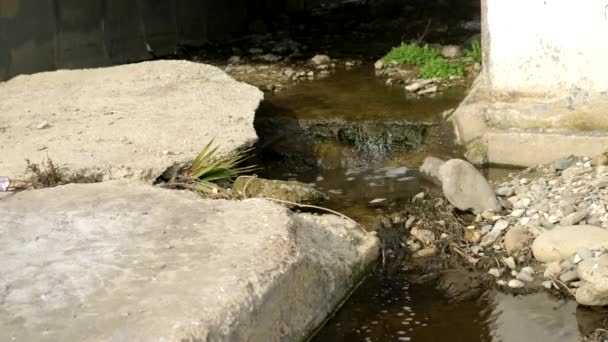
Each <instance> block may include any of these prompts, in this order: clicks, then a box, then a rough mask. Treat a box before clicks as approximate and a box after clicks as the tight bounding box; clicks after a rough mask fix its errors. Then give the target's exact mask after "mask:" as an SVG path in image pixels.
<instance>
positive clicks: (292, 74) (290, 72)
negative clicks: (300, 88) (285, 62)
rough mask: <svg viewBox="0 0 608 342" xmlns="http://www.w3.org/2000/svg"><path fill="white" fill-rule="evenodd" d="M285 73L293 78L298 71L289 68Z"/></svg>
mask: <svg viewBox="0 0 608 342" xmlns="http://www.w3.org/2000/svg"><path fill="white" fill-rule="evenodd" d="M283 75H285V76H287V78H289V79H292V78H293V77H294V76H295V75H296V71H295V70H293V69H292V68H287V69H285V70H283Z"/></svg>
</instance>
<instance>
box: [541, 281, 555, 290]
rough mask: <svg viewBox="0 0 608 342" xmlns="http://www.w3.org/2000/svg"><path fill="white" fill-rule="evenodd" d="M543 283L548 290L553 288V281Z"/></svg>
mask: <svg viewBox="0 0 608 342" xmlns="http://www.w3.org/2000/svg"><path fill="white" fill-rule="evenodd" d="M542 285H543V287H544V288H546V289H547V290H551V288H552V287H553V282H552V281H551V280H547V281H543V284H542Z"/></svg>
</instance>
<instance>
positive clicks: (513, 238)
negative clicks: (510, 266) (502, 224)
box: [504, 226, 530, 255]
mask: <svg viewBox="0 0 608 342" xmlns="http://www.w3.org/2000/svg"><path fill="white" fill-rule="evenodd" d="M529 241H530V234H529V233H528V228H526V227H522V226H518V227H513V228H511V229H509V230H508V231H507V233H506V234H505V239H504V244H505V251H506V252H507V254H508V255H513V254H515V253H517V252H519V251H520V250H522V249H523V248H524V247H525V246H526V245H527V244H528V242H529Z"/></svg>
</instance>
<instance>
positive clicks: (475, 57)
mask: <svg viewBox="0 0 608 342" xmlns="http://www.w3.org/2000/svg"><path fill="white" fill-rule="evenodd" d="M464 56H465V59H468V60H470V61H472V62H474V63H480V64H481V57H482V52H481V43H480V42H479V40H478V39H475V40H473V42H471V50H465V51H464Z"/></svg>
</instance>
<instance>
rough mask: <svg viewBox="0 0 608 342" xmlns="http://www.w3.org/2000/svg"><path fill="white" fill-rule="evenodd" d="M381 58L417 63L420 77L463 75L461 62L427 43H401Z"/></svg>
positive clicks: (410, 63)
mask: <svg viewBox="0 0 608 342" xmlns="http://www.w3.org/2000/svg"><path fill="white" fill-rule="evenodd" d="M475 51H477V50H475ZM479 53H480V52H479ZM479 58H481V57H479ZM382 59H383V60H384V62H385V63H391V62H397V63H399V64H406V65H419V66H421V69H420V75H419V77H420V78H448V77H450V76H464V65H463V64H462V63H461V62H451V61H448V60H447V59H445V58H444V57H442V56H441V54H440V53H439V51H437V50H436V49H434V48H432V47H429V46H427V45H425V46H418V45H416V44H401V45H400V46H398V47H396V48H393V49H392V50H391V51H390V52H389V53H388V54H386V56H384V57H383V58H382Z"/></svg>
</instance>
